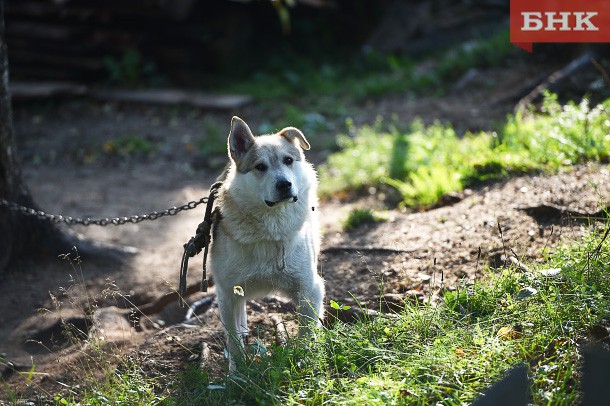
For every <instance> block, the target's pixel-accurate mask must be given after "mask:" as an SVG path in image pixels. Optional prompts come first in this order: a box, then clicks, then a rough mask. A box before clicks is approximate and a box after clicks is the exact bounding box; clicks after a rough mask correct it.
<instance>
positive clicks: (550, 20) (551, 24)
mask: <svg viewBox="0 0 610 406" xmlns="http://www.w3.org/2000/svg"><path fill="white" fill-rule="evenodd" d="M556 14H559V15H560V17H559V18H555V15H556ZM570 14H571V13H570V12H567V11H562V12H561V13H556V12H555V11H551V12H547V13H544V15H546V28H545V30H546V31H556V28H555V23H559V24H561V27H560V28H559V31H570V20H569V18H570Z"/></svg>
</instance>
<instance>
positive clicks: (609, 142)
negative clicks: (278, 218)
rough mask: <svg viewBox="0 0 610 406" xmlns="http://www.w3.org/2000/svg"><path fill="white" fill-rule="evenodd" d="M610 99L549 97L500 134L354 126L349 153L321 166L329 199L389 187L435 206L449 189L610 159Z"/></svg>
mask: <svg viewBox="0 0 610 406" xmlns="http://www.w3.org/2000/svg"><path fill="white" fill-rule="evenodd" d="M609 108H610V100H607V101H605V102H604V103H601V104H598V105H596V106H593V107H591V106H589V104H588V102H587V100H586V99H585V100H583V101H582V102H581V103H579V104H575V103H568V104H567V105H564V106H561V105H560V104H559V103H558V102H557V98H556V96H555V95H553V94H546V96H545V101H544V105H543V107H542V111H541V112H539V113H528V114H517V115H515V116H510V117H508V118H507V120H506V123H505V124H504V125H503V126H502V128H501V129H500V130H498V131H497V132H482V133H477V134H473V133H467V134H465V135H464V136H462V137H460V136H458V135H457V134H456V133H455V131H454V130H453V128H452V127H451V126H448V125H441V124H433V125H430V126H424V125H423V124H421V123H420V122H414V123H413V124H412V125H411V127H410V128H409V129H408V130H407V131H404V130H403V131H401V130H398V129H396V128H395V127H392V126H390V127H388V128H385V129H384V128H383V127H382V125H381V124H379V123H377V124H376V125H375V126H363V127H359V128H355V127H354V126H349V127H348V128H349V132H350V134H351V136H340V137H339V139H338V142H339V145H340V146H341V147H342V150H341V151H339V152H336V153H334V154H332V155H330V156H329V158H328V160H327V162H326V163H325V164H324V165H323V166H322V167H321V168H320V178H321V185H320V190H321V193H322V194H323V195H331V194H333V193H337V192H341V191H346V190H349V191H356V192H359V191H364V190H366V189H367V188H370V187H375V188H379V187H380V186H381V185H383V184H388V185H390V186H392V187H394V188H396V189H397V190H398V191H399V192H400V194H401V196H402V203H403V204H404V205H407V206H429V205H432V204H434V203H436V202H437V201H438V200H439V199H440V198H441V197H442V196H444V195H446V194H447V193H450V192H455V191H459V190H462V189H463V188H465V187H469V186H473V185H476V184H479V183H481V182H484V181H488V180H493V179H501V178H505V177H507V176H509V175H515V174H524V173H531V172H538V171H544V172H554V171H557V170H560V169H562V168H569V167H570V166H571V165H574V164H578V163H582V162H585V161H597V162H607V161H608V159H609V152H608V151H610V121H609V118H608V114H609Z"/></svg>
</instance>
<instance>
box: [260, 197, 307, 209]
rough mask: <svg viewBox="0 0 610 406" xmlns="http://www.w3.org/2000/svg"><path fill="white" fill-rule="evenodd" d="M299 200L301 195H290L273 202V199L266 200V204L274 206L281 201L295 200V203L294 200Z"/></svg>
mask: <svg viewBox="0 0 610 406" xmlns="http://www.w3.org/2000/svg"><path fill="white" fill-rule="evenodd" d="M297 200H299V197H298V196H289V197H287V198H285V199H282V200H277V201H275V202H272V201H271V200H265V204H266V205H267V206H269V207H273V206H275V205H276V204H278V203H281V202H293V203H294V202H296V201H297Z"/></svg>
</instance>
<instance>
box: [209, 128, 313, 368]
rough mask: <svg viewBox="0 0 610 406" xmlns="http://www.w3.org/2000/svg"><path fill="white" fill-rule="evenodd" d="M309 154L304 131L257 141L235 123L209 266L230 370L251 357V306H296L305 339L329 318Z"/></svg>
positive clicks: (291, 130) (294, 130) (293, 130)
mask: <svg viewBox="0 0 610 406" xmlns="http://www.w3.org/2000/svg"><path fill="white" fill-rule="evenodd" d="M309 149H310V145H309V142H308V141H307V139H306V138H305V136H304V135H303V133H302V132H301V131H300V130H298V129H297V128H294V127H287V128H284V129H283V130H281V131H279V132H278V133H276V134H270V135H261V136H257V137H255V136H253V134H252V132H251V130H250V128H249V127H248V125H247V124H246V123H245V122H244V121H243V120H242V119H240V118H239V117H233V119H232V120H231V129H230V132H229V137H228V152H229V168H228V170H227V172H226V175H225V178H224V181H223V185H222V186H221V188H220V189H219V191H218V197H217V203H218V205H217V211H218V212H219V215H217V216H216V218H217V219H216V220H215V222H214V225H213V229H212V244H211V248H210V262H209V265H210V269H211V272H212V275H213V278H214V281H215V284H216V294H217V298H218V307H219V311H220V319H221V321H222V323H223V325H224V327H225V332H226V337H227V349H228V353H229V369H230V370H235V368H236V359H239V358H240V357H241V356H242V355H243V354H244V340H245V337H246V336H247V334H248V326H247V314H246V300H247V299H249V298H257V297H264V296H268V295H272V294H280V295H282V296H286V297H288V298H289V299H291V300H292V301H293V302H294V303H295V306H296V311H297V315H298V322H299V336H300V337H303V336H306V335H308V333H309V332H310V331H311V325H312V324H314V325H319V324H320V319H321V318H322V317H323V300H324V281H323V279H322V277H320V276H319V275H318V272H317V264H318V255H319V250H320V236H319V226H318V212H317V204H318V198H317V175H316V172H315V169H314V168H313V166H312V165H311V164H310V163H309V162H307V161H306V159H305V155H304V153H303V150H309Z"/></svg>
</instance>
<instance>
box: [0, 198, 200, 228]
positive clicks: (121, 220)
mask: <svg viewBox="0 0 610 406" xmlns="http://www.w3.org/2000/svg"><path fill="white" fill-rule="evenodd" d="M207 201H208V198H207V197H202V198H201V199H199V200H193V201H191V202H188V203H187V204H183V205H182V206H174V207H170V208H169V209H165V210H163V211H160V212H158V211H153V212H150V213H148V214H142V215H134V216H129V217H112V218H109V217H104V218H99V219H92V218H89V217H86V218H80V217H69V216H68V217H65V216H62V215H59V214H48V213H45V212H44V211H42V210H35V209H32V208H30V207H25V206H21V205H19V204H17V203H15V202H9V201H8V200H6V199H2V198H0V207H2V206H4V207H6V208H8V209H9V210H11V211H14V212H18V213H21V214H23V215H25V216H30V217H37V218H39V219H41V220H47V221H50V222H52V223H65V224H68V225H71V226H72V225H81V226H108V225H113V226H120V225H123V224H126V223H131V224H137V223H140V222H142V221H144V220H150V221H153V220H157V219H159V218H161V217H165V216H175V215H176V214H178V213H180V212H182V211H186V210H192V209H194V208H195V207H197V206H199V205H200V204H203V203H207Z"/></svg>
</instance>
